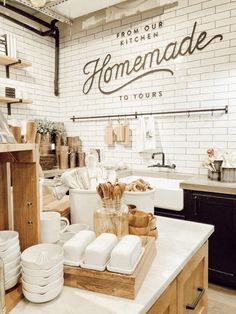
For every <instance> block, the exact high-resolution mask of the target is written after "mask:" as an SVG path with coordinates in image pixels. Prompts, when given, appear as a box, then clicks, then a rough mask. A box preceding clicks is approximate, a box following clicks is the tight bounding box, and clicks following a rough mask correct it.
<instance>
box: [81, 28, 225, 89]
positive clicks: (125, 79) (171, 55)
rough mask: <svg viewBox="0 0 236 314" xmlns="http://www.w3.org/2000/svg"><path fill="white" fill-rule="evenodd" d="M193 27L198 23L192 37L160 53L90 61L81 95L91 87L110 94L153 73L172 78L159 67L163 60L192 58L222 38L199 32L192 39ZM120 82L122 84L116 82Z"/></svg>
mask: <svg viewBox="0 0 236 314" xmlns="http://www.w3.org/2000/svg"><path fill="white" fill-rule="evenodd" d="M196 28H197V22H195V23H194V25H193V29H192V33H191V35H189V36H186V37H184V38H183V39H182V40H181V41H180V42H179V43H178V41H173V42H170V43H168V44H167V46H166V47H165V48H164V49H163V50H160V49H159V48H156V49H154V50H152V51H148V52H146V53H145V54H143V55H138V56H137V57H136V58H135V59H134V60H133V61H131V60H127V59H126V60H125V61H123V62H120V63H113V59H112V55H111V54H110V53H108V54H107V55H106V56H105V57H104V58H97V59H94V60H91V61H89V62H88V63H86V64H85V66H84V68H83V72H84V74H85V75H86V76H87V79H86V81H85V82H84V85H83V93H84V94H88V93H89V92H90V91H91V89H92V88H93V87H95V88H96V87H97V88H98V90H99V91H100V92H101V93H102V94H104V95H111V94H113V93H115V92H117V91H119V90H121V89H123V88H124V87H126V86H128V85H129V84H132V83H133V82H135V81H137V80H139V79H141V78H142V77H145V76H148V75H150V74H153V73H159V72H162V73H163V72H164V73H166V74H168V75H170V76H173V75H174V72H173V70H171V69H170V68H168V67H166V64H165V66H163V67H162V66H161V65H162V63H163V62H164V61H166V62H168V61H170V60H174V59H176V58H178V57H179V56H185V55H192V54H193V53H194V52H196V51H202V50H204V49H205V48H206V47H207V46H208V45H210V43H211V42H212V41H213V40H215V39H219V40H222V39H223V35H222V34H217V35H215V36H213V37H211V38H208V36H207V35H208V34H207V32H206V31H203V32H201V33H200V34H199V35H198V37H197V38H196V39H195V37H196V34H195V33H196ZM120 81H121V83H119V82H120ZM114 82H117V86H116V87H114ZM111 86H113V88H112V87H111Z"/></svg>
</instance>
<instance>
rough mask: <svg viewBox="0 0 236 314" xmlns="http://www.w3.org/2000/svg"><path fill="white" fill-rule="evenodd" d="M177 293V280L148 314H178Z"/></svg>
mask: <svg viewBox="0 0 236 314" xmlns="http://www.w3.org/2000/svg"><path fill="white" fill-rule="evenodd" d="M176 293H177V291H176V280H175V281H173V282H172V284H171V285H170V286H169V287H168V288H167V289H166V291H165V292H164V293H163V294H162V295H161V296H160V298H158V300H157V301H156V302H155V303H154V304H153V306H152V307H151V309H150V310H149V311H148V312H147V314H177V309H176V307H177V300H176Z"/></svg>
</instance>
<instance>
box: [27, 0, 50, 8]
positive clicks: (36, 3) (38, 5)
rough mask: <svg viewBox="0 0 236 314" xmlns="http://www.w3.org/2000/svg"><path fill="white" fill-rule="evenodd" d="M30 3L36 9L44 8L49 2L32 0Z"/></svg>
mask: <svg viewBox="0 0 236 314" xmlns="http://www.w3.org/2000/svg"><path fill="white" fill-rule="evenodd" d="M30 2H31V3H32V5H33V6H34V7H35V8H43V7H44V6H45V4H46V2H47V1H46V0H30Z"/></svg>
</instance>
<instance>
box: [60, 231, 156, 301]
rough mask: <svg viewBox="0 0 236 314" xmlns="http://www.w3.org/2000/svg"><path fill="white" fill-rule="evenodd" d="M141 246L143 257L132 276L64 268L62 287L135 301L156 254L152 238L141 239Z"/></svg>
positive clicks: (72, 267)
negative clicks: (143, 248)
mask: <svg viewBox="0 0 236 314" xmlns="http://www.w3.org/2000/svg"><path fill="white" fill-rule="evenodd" d="M143 245H144V247H145V251H144V255H143V257H142V259H141V260H140V262H139V264H138V266H137V268H136V270H135V272H134V273H133V274H132V275H124V274H118V273H112V272H109V271H107V270H105V271H103V272H99V271H96V270H89V269H83V268H80V267H74V266H64V279H65V283H64V285H66V286H70V287H75V288H80V289H85V290H90V291H94V292H100V293H104V294H109V295H114V296H118V297H124V298H128V299H135V297H136V295H137V292H138V290H139V288H140V287H141V285H142V283H143V281H144V279H145V277H146V275H147V273H148V271H149V268H150V266H151V264H152V261H153V259H154V257H155V256H156V252H157V250H156V244H155V239H154V238H153V237H143Z"/></svg>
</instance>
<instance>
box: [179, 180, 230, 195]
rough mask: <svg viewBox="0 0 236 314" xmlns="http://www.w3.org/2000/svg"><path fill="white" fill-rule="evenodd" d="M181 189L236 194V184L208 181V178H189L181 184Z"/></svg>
mask: <svg viewBox="0 0 236 314" xmlns="http://www.w3.org/2000/svg"><path fill="white" fill-rule="evenodd" d="M180 187H181V188H182V189H185V190H194V191H202V192H213V193H223V194H233V195H235V194H236V183H227V182H220V181H213V180H210V179H208V178H207V176H193V177H191V178H188V179H186V180H184V181H183V182H182V183H180Z"/></svg>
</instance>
